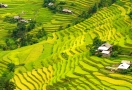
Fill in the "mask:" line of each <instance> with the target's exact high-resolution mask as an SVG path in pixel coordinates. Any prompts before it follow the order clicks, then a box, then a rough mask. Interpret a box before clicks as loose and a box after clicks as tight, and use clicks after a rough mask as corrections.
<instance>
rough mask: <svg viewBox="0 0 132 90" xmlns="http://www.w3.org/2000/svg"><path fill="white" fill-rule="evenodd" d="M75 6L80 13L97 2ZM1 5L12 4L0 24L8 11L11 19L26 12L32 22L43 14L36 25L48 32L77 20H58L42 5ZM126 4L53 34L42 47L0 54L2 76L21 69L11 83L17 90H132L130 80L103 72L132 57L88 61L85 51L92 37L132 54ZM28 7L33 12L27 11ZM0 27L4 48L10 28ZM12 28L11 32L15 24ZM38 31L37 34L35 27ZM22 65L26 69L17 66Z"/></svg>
mask: <svg viewBox="0 0 132 90" xmlns="http://www.w3.org/2000/svg"><path fill="white" fill-rule="evenodd" d="M74 1H75V5H78V6H76V7H75V8H72V7H70V8H71V9H72V10H75V13H79V9H85V7H87V5H91V4H92V3H94V1H95V0H81V1H79V0H72V1H70V0H67V2H68V3H69V4H70V3H71V2H74ZM1 2H2V1H1ZM3 2H5V3H8V4H9V6H10V7H9V8H7V10H6V9H0V13H1V14H0V15H1V18H2V19H3V17H4V16H5V15H6V14H7V13H6V12H8V13H9V15H16V14H18V13H20V12H21V11H22V10H24V11H25V12H27V14H25V15H23V17H25V18H31V17H34V15H33V13H34V10H39V11H38V13H37V15H36V20H38V22H43V24H44V25H45V28H47V29H46V30H47V31H48V30H49V31H50V30H53V31H54V30H56V29H54V28H56V27H54V26H59V25H61V24H62V23H64V24H65V22H67V23H69V22H70V20H71V18H72V17H73V16H72V15H71V16H70V15H65V14H64V15H61V14H55V15H54V14H53V13H51V12H50V11H49V10H48V9H47V8H42V7H41V4H42V1H40V0H35V1H34V0H7V1H5V0H3ZM122 2H124V3H125V4H124V5H123V6H120V5H118V3H115V4H113V5H111V6H110V7H107V8H103V9H101V10H100V11H98V12H97V13H95V14H94V15H93V16H92V17H90V18H88V19H86V20H85V21H83V22H81V23H79V24H77V25H74V26H71V27H69V28H66V29H64V30H61V31H57V32H53V33H51V34H50V35H49V37H48V39H47V40H43V41H42V42H40V43H37V44H34V45H31V46H26V47H22V48H18V49H16V50H12V51H0V67H1V68H0V74H2V72H4V71H5V70H6V69H7V64H8V63H11V62H12V63H14V64H15V65H18V67H17V68H16V69H15V76H14V77H13V78H12V79H11V81H13V82H14V83H15V85H16V90H131V89H132V76H131V75H123V74H118V73H112V72H110V71H106V70H105V69H104V68H105V67H106V66H111V65H112V64H118V63H120V62H121V60H122V59H124V58H125V59H129V60H130V61H132V57H127V56H126V57H124V58H123V57H121V58H118V59H117V58H115V59H111V58H99V57H96V56H90V54H89V53H90V52H89V48H87V47H86V46H87V45H90V44H92V42H93V39H94V37H96V36H99V38H100V39H101V40H102V41H107V42H109V43H111V44H114V45H115V44H117V45H119V46H121V47H122V48H123V49H124V50H129V51H131V52H132V50H131V49H132V43H131V41H132V40H131V38H130V37H129V31H128V30H129V28H131V25H130V24H129V22H131V21H132V20H131V19H130V18H128V14H127V13H129V12H130V11H129V9H128V8H129V7H131V4H132V3H131V2H130V1H129V0H122ZM86 3H87V4H86ZM20 5H21V6H22V7H20ZM30 5H31V8H32V10H29V11H28V9H29V7H30ZM79 5H81V6H80V7H81V8H79ZM16 7H17V8H19V9H18V10H17V8H16ZM126 7H128V8H126ZM15 9H16V10H15ZM77 9H78V10H77ZM13 10H15V11H13ZM45 13H46V14H45ZM44 14H45V15H44ZM58 17H59V18H58ZM60 19H61V20H60ZM63 20H64V21H63ZM0 22H2V21H0ZM4 23H5V22H4ZM5 24H6V25H7V23H5ZM0 25H1V24H0ZM48 25H49V26H48ZM1 26H2V27H1V33H5V34H2V35H3V36H0V42H1V43H2V40H1V39H3V37H6V32H5V31H6V29H5V28H7V26H3V24H2V25H1ZM9 27H12V28H13V27H14V25H9ZM38 28H39V27H38ZM48 28H49V29H48ZM35 29H36V31H37V28H35ZM7 31H8V29H7ZM34 31H35V30H34ZM34 31H32V33H33V32H34ZM51 36H52V37H51ZM20 64H24V66H19V65H20Z"/></svg>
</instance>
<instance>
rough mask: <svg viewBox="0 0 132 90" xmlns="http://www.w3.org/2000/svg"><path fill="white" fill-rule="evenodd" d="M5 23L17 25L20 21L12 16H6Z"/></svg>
mask: <svg viewBox="0 0 132 90" xmlns="http://www.w3.org/2000/svg"><path fill="white" fill-rule="evenodd" d="M3 21H4V22H8V23H17V22H18V20H16V19H14V18H13V17H10V16H5V18H4V20H3Z"/></svg>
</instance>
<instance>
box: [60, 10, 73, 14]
mask: <svg viewBox="0 0 132 90" xmlns="http://www.w3.org/2000/svg"><path fill="white" fill-rule="evenodd" d="M62 12H65V13H70V14H71V13H72V11H71V10H69V9H63V10H62Z"/></svg>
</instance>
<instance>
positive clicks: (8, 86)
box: [0, 63, 16, 90]
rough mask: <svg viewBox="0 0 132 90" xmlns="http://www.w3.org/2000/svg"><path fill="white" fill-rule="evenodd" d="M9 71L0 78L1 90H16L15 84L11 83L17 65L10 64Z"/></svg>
mask: <svg viewBox="0 0 132 90" xmlns="http://www.w3.org/2000/svg"><path fill="white" fill-rule="evenodd" d="M7 66H8V68H7V71H5V72H3V74H2V76H1V77H0V90H14V89H15V88H16V86H15V84H14V83H13V82H12V81H10V79H12V78H13V76H14V70H15V64H13V63H9V64H8V65H7Z"/></svg>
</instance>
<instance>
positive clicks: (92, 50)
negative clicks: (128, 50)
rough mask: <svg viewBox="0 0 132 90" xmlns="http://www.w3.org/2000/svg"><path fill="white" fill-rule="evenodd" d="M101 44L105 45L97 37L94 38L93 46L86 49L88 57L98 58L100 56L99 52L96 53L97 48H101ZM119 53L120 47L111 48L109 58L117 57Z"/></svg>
mask: <svg viewBox="0 0 132 90" xmlns="http://www.w3.org/2000/svg"><path fill="white" fill-rule="evenodd" d="M103 43H105V42H104V41H101V40H100V39H99V38H98V37H95V38H94V39H93V44H90V45H88V46H87V47H88V48H90V55H95V54H96V55H97V56H98V57H101V56H102V54H101V52H98V53H97V51H96V50H97V49H98V47H99V46H101V45H102V44H103ZM120 53H121V47H119V46H118V45H114V46H113V47H112V53H111V57H114V58H115V57H117V56H118V55H119V54H120Z"/></svg>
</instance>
